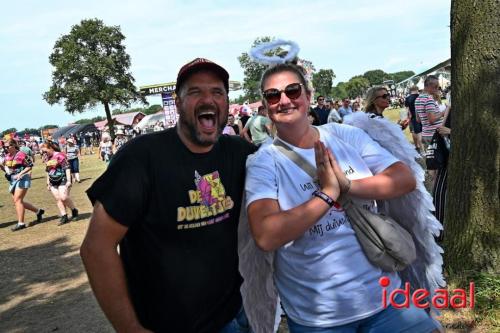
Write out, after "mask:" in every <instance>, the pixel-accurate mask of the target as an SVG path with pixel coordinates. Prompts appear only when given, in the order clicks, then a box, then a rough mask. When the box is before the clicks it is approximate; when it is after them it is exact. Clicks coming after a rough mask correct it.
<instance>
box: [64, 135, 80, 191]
mask: <svg viewBox="0 0 500 333" xmlns="http://www.w3.org/2000/svg"><path fill="white" fill-rule="evenodd" d="M66 157H67V159H68V164H69V170H70V173H71V177H70V178H69V179H70V180H71V183H74V182H78V183H80V157H81V153H80V148H79V147H78V146H77V145H75V140H74V139H73V138H69V139H68V140H67V141H66Z"/></svg>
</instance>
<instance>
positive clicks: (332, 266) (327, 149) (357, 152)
mask: <svg viewBox="0 0 500 333" xmlns="http://www.w3.org/2000/svg"><path fill="white" fill-rule="evenodd" d="M261 91H262V95H263V97H264V99H265V101H266V106H267V108H268V110H269V115H270V117H271V120H272V121H273V122H274V123H275V125H276V128H277V138H278V140H279V141H280V142H281V143H282V144H283V145H286V146H288V147H289V149H291V150H293V151H294V152H295V153H297V154H298V155H300V156H301V157H302V158H303V159H305V160H306V161H307V162H308V163H309V164H310V165H312V166H315V167H316V170H317V171H316V172H317V178H318V182H317V183H315V182H314V180H313V179H311V178H310V176H309V175H308V174H307V173H306V172H304V171H303V170H301V168H300V167H299V166H298V165H296V164H295V163H294V162H293V161H292V160H290V159H289V158H288V157H287V156H286V155H284V154H283V153H281V152H280V150H279V149H278V148H277V145H275V144H269V145H264V146H263V147H261V148H260V149H259V151H257V153H255V154H254V155H253V156H250V157H249V159H248V161H247V179H246V184H245V191H246V198H247V202H246V204H247V213H248V221H249V225H250V230H251V231H252V234H253V236H254V239H255V242H256V244H257V245H258V246H259V247H260V248H261V249H262V250H264V251H274V250H276V253H275V256H274V282H275V285H276V288H277V290H278V293H279V296H280V299H281V302H282V305H283V308H284V310H285V313H286V315H287V320H288V327H289V329H290V332H291V333H298V332H364V331H366V332H369V331H375V328H376V329H377V331H379V332H398V331H399V332H400V331H411V332H431V331H433V330H436V331H437V332H438V330H437V329H438V326H437V324H436V323H435V322H434V320H433V319H432V318H431V317H430V316H428V315H427V313H426V311H425V310H424V309H419V308H417V307H416V306H414V305H410V307H409V308H404V309H395V308H393V307H391V306H389V307H387V308H385V309H384V308H383V307H382V305H381V301H380V300H381V299H382V290H381V288H380V285H379V279H380V278H381V277H382V276H387V277H389V278H390V279H391V281H396V283H395V284H394V285H392V286H391V288H398V287H399V283H398V281H399V282H400V281H401V280H400V278H399V276H398V275H397V273H395V272H390V273H389V272H383V271H382V270H381V269H380V268H379V267H376V266H374V265H373V264H371V263H370V262H369V261H368V259H367V258H366V256H365V254H364V252H363V250H362V248H361V246H360V244H359V242H358V241H357V239H356V235H355V233H354V230H353V229H352V227H351V225H350V223H349V222H348V221H349V220H348V218H347V216H346V214H345V211H344V210H343V209H342V207H341V206H340V205H339V204H337V203H336V200H337V199H338V198H339V196H340V195H341V194H348V195H349V196H350V197H352V198H353V199H354V200H355V201H356V202H358V203H359V204H360V205H363V206H365V207H367V208H369V209H372V210H376V205H375V203H374V200H378V199H381V200H383V199H388V198H394V197H399V196H401V195H403V194H406V193H409V192H410V191H412V190H413V189H414V188H415V186H416V181H415V178H414V177H413V175H412V173H411V171H410V169H409V168H408V167H407V166H406V165H405V164H403V163H402V162H400V161H399V160H397V159H396V158H395V157H394V156H392V155H391V154H389V153H388V152H387V151H386V150H385V149H383V148H381V147H380V146H379V145H378V144H377V143H376V142H375V141H373V140H372V139H371V138H370V137H369V136H368V135H367V134H366V133H365V132H364V131H363V130H360V129H358V128H355V127H351V126H346V125H341V124H336V123H331V124H327V125H324V126H319V127H314V126H311V125H310V123H309V121H308V119H307V111H308V109H309V101H310V97H311V92H310V91H309V89H308V85H307V84H306V79H305V77H304V72H303V70H302V69H301V68H299V67H297V66H295V65H292V64H280V65H276V66H274V67H271V68H270V69H268V70H266V71H265V72H264V74H263V77H262V81H261ZM269 161H273V162H274V163H270V162H269ZM393 279H394V280H393ZM387 292H388V293H390V292H391V291H390V290H388V291H387Z"/></svg>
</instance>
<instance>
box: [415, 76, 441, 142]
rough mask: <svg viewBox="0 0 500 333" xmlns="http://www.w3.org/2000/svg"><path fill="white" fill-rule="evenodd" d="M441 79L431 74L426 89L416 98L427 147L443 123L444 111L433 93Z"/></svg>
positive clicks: (423, 137) (427, 78)
mask: <svg viewBox="0 0 500 333" xmlns="http://www.w3.org/2000/svg"><path fill="white" fill-rule="evenodd" d="M438 88H439V80H438V78H437V77H436V76H434V75H429V76H427V77H426V78H425V81H424V91H423V92H422V93H421V94H420V95H419V96H418V97H417V98H416V99H415V112H416V114H417V119H418V120H417V121H420V123H421V124H422V143H423V144H424V146H425V147H424V148H427V146H428V145H429V143H430V142H431V140H432V136H433V135H434V133H435V132H436V130H437V129H438V128H439V127H441V124H442V123H443V116H444V112H441V111H440V109H439V106H438V104H437V102H436V100H435V99H434V98H433V95H434V94H436V93H437V91H438Z"/></svg>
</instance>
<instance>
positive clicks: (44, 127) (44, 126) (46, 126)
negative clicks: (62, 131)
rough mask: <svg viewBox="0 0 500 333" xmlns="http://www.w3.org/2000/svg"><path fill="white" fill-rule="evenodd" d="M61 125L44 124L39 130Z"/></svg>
mask: <svg viewBox="0 0 500 333" xmlns="http://www.w3.org/2000/svg"><path fill="white" fill-rule="evenodd" d="M57 127H59V126H57V125H43V126H42V127H40V128H39V130H46V129H50V128H57Z"/></svg>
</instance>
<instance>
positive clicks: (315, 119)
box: [273, 108, 319, 126]
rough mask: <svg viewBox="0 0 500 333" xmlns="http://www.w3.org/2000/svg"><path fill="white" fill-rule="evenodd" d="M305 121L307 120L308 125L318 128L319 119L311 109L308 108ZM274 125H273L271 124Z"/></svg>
mask: <svg viewBox="0 0 500 333" xmlns="http://www.w3.org/2000/svg"><path fill="white" fill-rule="evenodd" d="M307 119H309V123H310V124H311V125H313V126H319V117H318V115H317V114H316V111H314V109H313V108H309V112H308V113H307ZM273 125H274V124H273Z"/></svg>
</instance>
